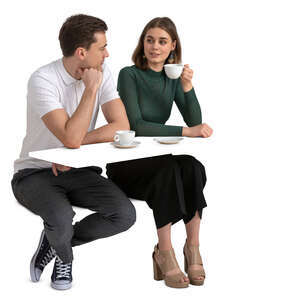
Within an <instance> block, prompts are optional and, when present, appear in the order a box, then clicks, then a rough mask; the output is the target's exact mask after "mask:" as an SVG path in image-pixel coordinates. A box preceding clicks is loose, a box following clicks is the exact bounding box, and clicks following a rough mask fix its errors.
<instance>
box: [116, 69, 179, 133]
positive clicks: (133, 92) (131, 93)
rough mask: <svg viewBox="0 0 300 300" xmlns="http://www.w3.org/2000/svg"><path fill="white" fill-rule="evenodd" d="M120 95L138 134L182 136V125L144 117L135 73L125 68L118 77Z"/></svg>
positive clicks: (133, 128) (132, 126)
mask: <svg viewBox="0 0 300 300" xmlns="http://www.w3.org/2000/svg"><path fill="white" fill-rule="evenodd" d="M118 91H119V95H120V97H121V99H122V101H123V103H124V105H125V108H126V112H127V116H128V120H129V123H130V127H131V129H132V130H135V131H136V135H137V136H181V135H182V126H171V125H164V124H160V123H155V122H149V121H145V120H144V119H143V116H142V113H141V109H140V106H139V101H138V92H137V85H136V79H135V76H134V74H133V73H132V72H131V71H130V70H129V69H128V68H124V69H122V70H121V71H120V74H119V78H118Z"/></svg>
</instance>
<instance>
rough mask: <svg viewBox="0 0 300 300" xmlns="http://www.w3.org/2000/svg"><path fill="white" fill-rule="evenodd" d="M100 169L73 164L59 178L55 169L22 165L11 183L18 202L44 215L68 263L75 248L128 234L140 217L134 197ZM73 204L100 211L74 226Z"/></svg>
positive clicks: (49, 233) (52, 239)
mask: <svg viewBox="0 0 300 300" xmlns="http://www.w3.org/2000/svg"><path fill="white" fill-rule="evenodd" d="M101 172H102V170H101V168H99V167H95V166H91V167H85V168H72V169H70V170H69V171H66V172H60V171H58V176H57V177H56V176H54V174H53V173H52V169H51V168H46V169H23V170H20V171H18V172H17V173H16V174H15V175H14V177H13V179H12V181H11V185H12V189H13V192H14V195H15V197H16V199H17V200H18V202H19V203H20V204H21V205H23V206H24V207H26V208H27V209H29V210H30V211H31V212H33V213H34V214H36V215H39V216H40V217H41V218H42V219H43V221H44V228H45V232H46V236H47V238H48V240H49V243H50V245H51V246H52V247H53V248H54V249H55V251H56V253H57V255H58V256H59V257H60V258H61V259H62V260H63V261H64V263H68V262H71V261H72V260H73V252H72V247H73V246H78V245H82V244H85V243H88V242H91V241H94V240H96V239H100V238H105V237H109V236H112V235H115V234H117V233H120V232H123V231H125V230H127V229H128V228H130V227H131V226H132V225H133V224H134V222H135V220H136V213H135V208H134V206H133V205H132V203H131V202H130V200H129V199H128V198H127V196H126V195H125V194H124V193H123V192H122V191H121V190H120V189H119V188H118V187H117V186H116V185H115V184H114V183H113V182H112V181H111V180H109V179H106V178H104V177H102V176H101V175H100V174H101ZM72 206H78V207H83V208H88V209H90V210H92V211H94V212H95V213H92V214H90V215H88V216H87V217H85V218H83V219H82V220H81V221H80V222H76V223H75V224H74V225H73V224H72V223H73V217H74V215H75V212H74V211H73V209H72Z"/></svg>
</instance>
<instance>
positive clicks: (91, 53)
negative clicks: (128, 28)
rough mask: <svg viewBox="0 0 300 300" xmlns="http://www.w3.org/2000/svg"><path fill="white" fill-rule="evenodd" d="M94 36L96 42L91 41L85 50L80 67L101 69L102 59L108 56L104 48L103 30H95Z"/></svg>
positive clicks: (105, 43)
mask: <svg viewBox="0 0 300 300" xmlns="http://www.w3.org/2000/svg"><path fill="white" fill-rule="evenodd" d="M94 37H95V40H96V42H94V43H92V44H91V45H90V48H89V50H87V51H86V56H85V59H84V60H83V61H82V67H83V68H94V69H97V70H102V64H103V62H104V59H105V58H106V57H108V56H109V54H108V51H107V49H106V46H107V42H106V36H105V33H104V32H96V33H95V34H94Z"/></svg>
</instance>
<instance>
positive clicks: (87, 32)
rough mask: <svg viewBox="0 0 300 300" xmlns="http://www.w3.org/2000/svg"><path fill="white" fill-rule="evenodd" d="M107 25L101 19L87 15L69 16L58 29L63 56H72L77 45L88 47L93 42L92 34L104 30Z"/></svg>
mask: <svg viewBox="0 0 300 300" xmlns="http://www.w3.org/2000/svg"><path fill="white" fill-rule="evenodd" d="M106 30H107V25H106V24H105V22H104V21H102V20H101V19H98V18H96V17H92V16H88V15H83V14H80V15H74V16H71V17H69V18H68V19H67V20H66V21H65V22H64V24H63V25H62V27H61V29H60V31H59V42H60V47H61V50H62V53H63V55H64V56H65V57H68V56H72V55H73V54H74V52H75V50H76V49H77V48H78V47H83V48H85V49H87V50H88V49H89V47H90V45H91V44H92V43H95V42H96V40H95V37H94V34H95V33H96V32H105V31H106Z"/></svg>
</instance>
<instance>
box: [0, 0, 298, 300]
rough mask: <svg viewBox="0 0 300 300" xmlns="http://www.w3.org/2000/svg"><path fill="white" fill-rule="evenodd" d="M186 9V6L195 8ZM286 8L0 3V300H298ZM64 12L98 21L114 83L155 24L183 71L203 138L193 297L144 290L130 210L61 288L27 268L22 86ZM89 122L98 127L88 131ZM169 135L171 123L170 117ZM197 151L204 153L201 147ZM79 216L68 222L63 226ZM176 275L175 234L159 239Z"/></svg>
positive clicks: (290, 24) (291, 13) (50, 53)
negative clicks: (178, 45)
mask: <svg viewBox="0 0 300 300" xmlns="http://www.w3.org/2000/svg"><path fill="white" fill-rule="evenodd" d="M196 3H197V4H196ZM297 4H299V1H288V0H285V1H276V0H273V1H266V0H260V1H257V0H252V1H242V0H239V1H233V0H231V1H214V0H210V1H197V2H196V1H175V0H173V1H155V0H153V1H144V0H142V1H113V0H111V1H89V0H85V1H75V0H73V1H56V0H55V1H54V0H52V1H29V0H27V1H7V2H3V1H2V4H1V9H0V11H1V16H0V22H1V24H0V25H1V36H0V38H1V42H0V43H1V47H0V49H1V72H0V76H1V118H0V120H1V137H2V141H1V150H2V151H1V167H2V172H1V199H2V201H1V203H2V205H1V218H0V222H1V223H0V228H1V246H0V251H1V264H0V265H1V271H0V277H1V281H0V282H1V288H0V294H1V298H2V299H12V298H15V297H19V299H20V298H21V297H31V299H40V297H42V298H41V299H71V298H72V299H84V297H85V298H86V299H122V298H128V299H182V298H183V297H184V298H186V297H188V298H189V299H231V300H233V299H256V298H261V299H283V298H284V299H299V296H300V295H299V290H298V289H299V279H300V275H299V274H300V273H299V270H300V262H299V255H300V254H299V253H300V247H299V243H298V241H299V229H300V226H299V225H300V224H299V213H300V206H299V200H300V197H299V196H300V193H299V167H300V166H299V143H298V141H299V129H300V126H299V119H298V116H299V109H300V106H299V101H300V91H299V82H300V60H299V54H300V43H299V37H300V35H299V34H300V21H299V20H300V18H299V15H300V10H299V8H298V7H297ZM75 13H86V14H91V15H94V16H97V17H100V18H102V19H104V20H105V21H106V22H107V24H108V27H109V31H108V33H107V37H108V51H109V52H110V58H109V59H108V63H109V65H110V68H111V70H112V71H113V74H114V78H115V80H117V76H118V72H119V70H120V69H121V68H122V67H124V66H126V65H131V64H132V63H131V61H130V58H131V55H132V52H133V50H134V48H135V46H136V44H137V39H138V37H139V35H140V33H141V31H142V29H143V27H144V25H145V24H146V23H147V22H148V21H149V20H151V19H152V18H154V17H157V16H169V17H170V18H172V19H173V20H174V22H175V23H176V25H177V28H178V32H179V35H180V38H181V41H182V46H183V62H184V63H190V64H191V66H192V68H193V69H194V71H195V73H194V81H193V82H194V86H195V89H196V91H197V95H198V98H199V102H200V105H201V108H202V113H203V121H204V122H206V123H208V124H209V125H210V126H211V127H212V128H213V129H214V134H213V136H212V137H211V138H210V140H209V141H207V142H209V143H210V147H211V149H210V151H209V152H208V153H203V154H202V155H201V146H200V147H199V157H198V158H199V159H200V160H201V161H202V162H203V164H204V165H205V166H206V171H207V177H208V182H207V186H206V188H205V196H206V199H207V202H208V208H207V209H206V210H205V212H204V214H203V222H202V224H201V242H200V243H201V253H202V256H203V259H204V263H205V267H206V272H207V280H206V283H205V285H204V286H203V287H195V286H190V287H189V288H188V289H184V290H177V289H171V288H167V287H165V285H164V284H163V282H156V281H154V280H153V271H152V261H151V253H152V249H153V246H154V244H155V243H156V233H155V226H154V221H153V218H152V212H151V210H150V209H149V208H148V207H147V205H146V204H145V203H143V202H138V203H137V202H134V205H135V206H136V208H137V222H136V224H135V225H134V226H133V227H132V228H131V229H130V230H129V231H127V232H125V233H122V234H119V235H117V236H114V237H111V238H107V239H102V240H98V241H96V242H94V243H90V244H86V245H84V246H81V247H77V248H75V249H74V255H75V260H74V264H73V265H74V266H73V268H74V270H73V276H74V285H73V288H72V289H71V290H69V291H65V292H58V291H55V290H52V289H51V288H50V286H49V282H50V276H51V272H52V265H51V266H48V268H47V269H46V271H45V272H44V274H43V276H42V280H41V282H39V283H36V284H34V283H31V282H30V281H29V261H30V258H31V256H32V254H33V252H34V250H35V248H36V246H37V242H38V238H39V235H40V232H41V229H42V223H41V220H40V218H39V217H37V216H35V215H33V214H31V213H30V212H29V211H26V210H25V209H24V208H23V207H22V206H20V205H19V204H17V202H16V200H15V199H14V196H13V194H12V192H11V188H10V180H11V177H12V172H13V170H12V167H13V160H14V159H16V158H17V157H18V155H19V152H20V150H21V143H22V139H23V137H24V135H25V130H26V126H25V125H26V123H25V122H26V84H27V80H28V78H29V76H30V74H31V73H32V72H33V71H34V70H36V69H37V68H38V67H40V66H42V65H44V64H47V63H49V62H51V61H53V60H56V59H57V58H59V57H61V52H60V48H59V43H58V32H59V29H60V26H61V25H62V23H63V22H64V20H65V19H66V18H67V17H68V16H70V15H72V14H75ZM100 122H101V120H100ZM168 123H169V124H175V123H176V124H183V123H182V118H181V116H180V115H179V114H178V111H176V110H174V113H173V115H172V118H171V120H170V121H169V122H168ZM203 143H206V141H205V140H203ZM84 214H86V212H85V211H83V210H79V211H78V214H77V215H76V218H75V219H78V218H80V217H81V216H82V215H84ZM172 239H173V245H174V248H175V251H176V254H177V259H178V261H179V264H180V265H181V266H183V256H182V246H183V244H184V240H185V236H184V226H183V223H182V222H180V223H178V224H176V225H175V226H174V228H173V231H172ZM4 294H5V295H6V296H5V298H3V295H4Z"/></svg>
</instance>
